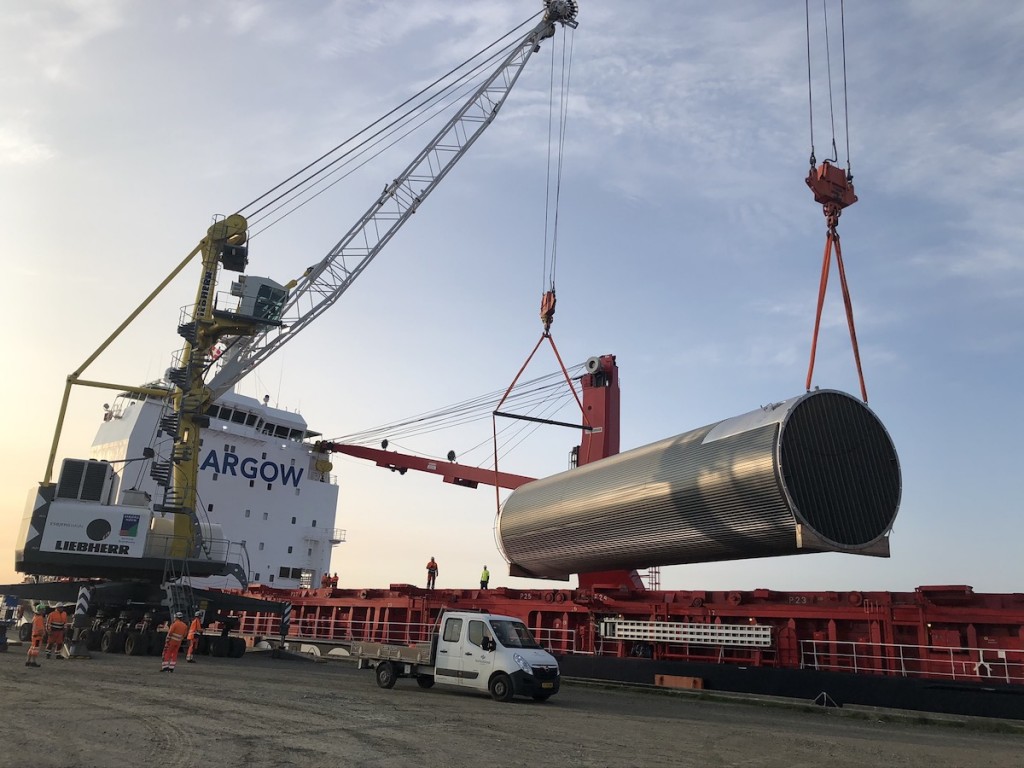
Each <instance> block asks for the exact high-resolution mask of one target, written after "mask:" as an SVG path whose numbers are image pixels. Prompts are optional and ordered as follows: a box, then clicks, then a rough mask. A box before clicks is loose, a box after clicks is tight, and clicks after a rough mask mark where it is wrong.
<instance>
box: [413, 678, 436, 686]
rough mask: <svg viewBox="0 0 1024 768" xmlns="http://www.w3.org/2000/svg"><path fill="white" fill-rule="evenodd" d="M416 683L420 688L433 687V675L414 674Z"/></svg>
mask: <svg viewBox="0 0 1024 768" xmlns="http://www.w3.org/2000/svg"><path fill="white" fill-rule="evenodd" d="M416 685H418V686H419V687H420V688H433V687H434V676H433V675H416Z"/></svg>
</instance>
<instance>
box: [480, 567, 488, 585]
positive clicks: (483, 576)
mask: <svg viewBox="0 0 1024 768" xmlns="http://www.w3.org/2000/svg"><path fill="white" fill-rule="evenodd" d="M490 581H491V572H490V571H488V570H487V566H486V565H485V566H484V569H483V570H482V571H480V589H487V585H488V584H489V583H490Z"/></svg>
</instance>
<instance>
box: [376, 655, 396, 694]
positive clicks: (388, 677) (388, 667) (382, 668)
mask: <svg viewBox="0 0 1024 768" xmlns="http://www.w3.org/2000/svg"><path fill="white" fill-rule="evenodd" d="M376 674H377V685H379V686H380V687H381V688H394V687H395V681H396V680H398V673H397V672H396V671H395V665H394V664H392V663H391V662H390V661H382V662H381V663H380V664H378V665H377V669H376Z"/></svg>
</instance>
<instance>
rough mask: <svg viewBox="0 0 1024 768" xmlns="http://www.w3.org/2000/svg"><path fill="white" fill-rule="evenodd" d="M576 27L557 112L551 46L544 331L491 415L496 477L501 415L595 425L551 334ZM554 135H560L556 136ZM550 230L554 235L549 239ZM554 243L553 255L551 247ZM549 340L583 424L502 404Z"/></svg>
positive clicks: (565, 44)
mask: <svg viewBox="0 0 1024 768" xmlns="http://www.w3.org/2000/svg"><path fill="white" fill-rule="evenodd" d="M566 26H569V27H570V30H566ZM572 29H575V25H563V27H562V32H563V40H562V46H561V50H562V66H561V69H560V72H561V76H560V79H559V83H558V87H557V91H558V108H557V113H556V109H555V91H556V85H555V70H556V67H555V46H552V49H551V61H552V67H551V84H550V93H549V96H548V151H547V177H546V183H545V192H546V194H545V216H544V253H543V264H544V274H543V283H544V285H543V292H542V295H541V302H540V320H541V323H542V325H543V331H542V332H541V336H540V338H539V339H538V340H537V343H536V344H535V345H534V347H533V349H532V350H531V351H530V354H529V355H527V357H526V361H525V362H524V363H523V365H522V366H521V367H520V369H519V371H518V373H516V375H515V377H514V378H513V379H512V383H511V384H509V386H508V389H506V390H505V394H504V395H503V396H502V398H501V399H500V400H499V401H498V404H497V405H496V406H495V407H494V413H493V414H492V417H491V426H492V432H493V447H494V473H495V477H497V476H498V474H499V470H498V463H499V448H498V435H499V434H500V432H501V430H499V429H498V417H504V418H511V419H522V420H527V421H530V422H533V423H535V424H553V425H556V426H563V427H574V428H582V429H583V430H584V431H586V430H588V429H590V428H591V426H590V423H589V419H588V418H587V413H586V411H585V410H584V408H583V402H582V400H581V399H580V395H579V393H578V392H577V391H576V387H575V386H574V385H573V380H572V377H571V376H570V375H569V372H568V370H567V369H566V367H565V363H564V362H563V361H562V356H561V353H559V351H558V346H557V345H556V344H555V340H554V337H553V336H552V335H551V323H552V322H553V321H554V317H555V303H556V300H555V272H556V267H557V261H558V259H557V257H558V211H559V203H560V200H561V189H562V170H563V163H562V161H563V157H564V150H565V133H566V123H567V118H568V104H569V83H570V75H571V71H572V44H573V40H574V38H573V35H572V34H571V30H572ZM553 134H556V135H555V136H553ZM549 232H550V238H549ZM549 245H550V257H549V251H548V246H549ZM545 341H547V342H548V344H549V345H550V347H551V351H552V352H553V353H554V355H555V359H556V360H557V361H558V366H559V369H560V371H561V374H562V376H563V378H564V379H565V383H566V385H567V386H568V389H569V391H570V392H571V393H572V396H573V399H574V400H575V401H576V405H577V406H578V407H579V410H580V414H581V416H582V421H583V424H582V425H576V424H568V423H565V422H561V421H555V420H553V419H547V418H538V417H535V416H527V415H524V414H522V413H511V412H506V411H502V406H503V405H504V404H505V402H506V401H507V399H508V398H509V395H510V393H511V392H512V390H513V389H514V388H515V386H516V383H517V382H518V381H519V378H520V377H521V376H522V375H523V372H524V371H525V370H526V368H527V367H528V366H529V365H530V361H531V360H533V357H534V355H536V354H537V350H539V349H540V347H541V345H542V344H543V343H544V342H545ZM494 500H495V507H496V511H497V512H500V509H501V487H500V485H499V484H498V483H495V484H494Z"/></svg>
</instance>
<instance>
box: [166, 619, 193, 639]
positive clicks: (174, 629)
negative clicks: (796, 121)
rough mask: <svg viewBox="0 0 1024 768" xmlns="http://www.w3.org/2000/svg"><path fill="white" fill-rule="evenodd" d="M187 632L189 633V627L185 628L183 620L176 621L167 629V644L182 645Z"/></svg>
mask: <svg viewBox="0 0 1024 768" xmlns="http://www.w3.org/2000/svg"><path fill="white" fill-rule="evenodd" d="M186 632H188V627H186V626H185V622H184V621H182V620H181V619H175V620H174V623H172V624H171V626H170V627H168V628H167V642H168V643H180V642H181V641H182V640H184V639H185V633H186Z"/></svg>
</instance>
